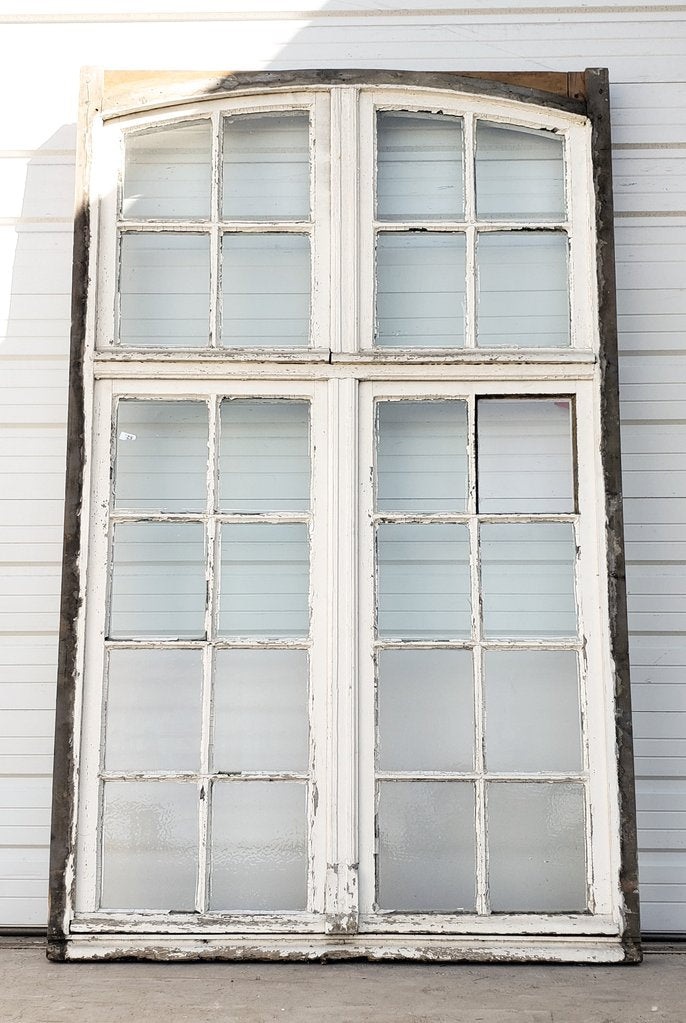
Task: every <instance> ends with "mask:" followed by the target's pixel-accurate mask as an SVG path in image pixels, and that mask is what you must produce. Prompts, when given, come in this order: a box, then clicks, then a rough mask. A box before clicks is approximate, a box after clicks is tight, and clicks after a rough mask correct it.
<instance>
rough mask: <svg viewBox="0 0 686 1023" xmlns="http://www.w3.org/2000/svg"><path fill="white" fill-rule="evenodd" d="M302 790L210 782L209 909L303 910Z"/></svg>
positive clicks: (304, 841)
mask: <svg viewBox="0 0 686 1023" xmlns="http://www.w3.org/2000/svg"><path fill="white" fill-rule="evenodd" d="M306 797H307V786H306V785H304V784H302V783H298V782H283V781H271V782H270V781H244V782H215V783H214V785H213V786H212V876H211V881H210V909H212V910H225V911H227V912H230V911H232V910H233V911H238V912H240V911H248V912H249V911H255V912H259V911H270V910H271V911H272V912H276V911H285V910H305V909H307V873H308V855H307V822H306Z"/></svg>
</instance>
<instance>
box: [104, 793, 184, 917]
mask: <svg viewBox="0 0 686 1023" xmlns="http://www.w3.org/2000/svg"><path fill="white" fill-rule="evenodd" d="M103 803H104V811H103V825H102V897H101V900H100V905H101V908H102V909H110V910H111V909H120V910H132V909H140V910H161V911H167V910H170V909H173V910H176V911H183V910H185V911H192V910H193V909H195V884H196V877H197V870H198V790H197V787H196V786H195V785H194V784H191V783H188V782H171V781H134V782H130V781H129V782H127V781H108V782H105V785H104V798H103Z"/></svg>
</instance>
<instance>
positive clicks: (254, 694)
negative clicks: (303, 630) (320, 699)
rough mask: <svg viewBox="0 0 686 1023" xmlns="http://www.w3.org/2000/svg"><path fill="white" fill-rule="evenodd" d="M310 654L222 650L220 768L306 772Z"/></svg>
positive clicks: (217, 702)
mask: <svg viewBox="0 0 686 1023" xmlns="http://www.w3.org/2000/svg"><path fill="white" fill-rule="evenodd" d="M307 689H308V687H307V652H306V651H305V650H218V651H217V654H216V661H215V676H214V769H215V770H216V771H306V770H307V767H308V738H309V731H308V701H307Z"/></svg>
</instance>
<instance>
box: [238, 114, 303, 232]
mask: <svg viewBox="0 0 686 1023" xmlns="http://www.w3.org/2000/svg"><path fill="white" fill-rule="evenodd" d="M223 170H224V177H223V189H222V192H223V197H224V217H225V218H226V219H227V220H307V219H309V216H310V140H309V118H308V115H307V114H306V113H300V112H297V113H296V112H293V113H290V112H287V113H278V114H239V115H237V116H235V117H227V118H226V119H225V121H224V168H223Z"/></svg>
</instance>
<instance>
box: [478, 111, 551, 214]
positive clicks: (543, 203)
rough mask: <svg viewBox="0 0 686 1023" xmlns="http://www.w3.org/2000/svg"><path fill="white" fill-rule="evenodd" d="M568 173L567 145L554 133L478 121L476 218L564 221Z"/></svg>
mask: <svg viewBox="0 0 686 1023" xmlns="http://www.w3.org/2000/svg"><path fill="white" fill-rule="evenodd" d="M564 171H565V168H564V142H563V140H562V138H561V137H560V136H559V135H556V134H555V133H554V132H552V131H546V130H545V129H541V128H515V127H514V126H513V125H509V124H491V123H489V122H488V121H478V122H477V129H476V207H477V216H478V217H480V218H484V219H486V218H488V219H490V220H539V221H546V220H558V221H559V220H564V219H565V186H564Z"/></svg>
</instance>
